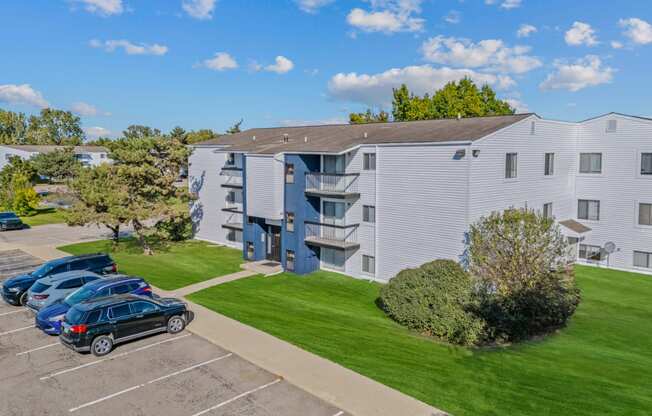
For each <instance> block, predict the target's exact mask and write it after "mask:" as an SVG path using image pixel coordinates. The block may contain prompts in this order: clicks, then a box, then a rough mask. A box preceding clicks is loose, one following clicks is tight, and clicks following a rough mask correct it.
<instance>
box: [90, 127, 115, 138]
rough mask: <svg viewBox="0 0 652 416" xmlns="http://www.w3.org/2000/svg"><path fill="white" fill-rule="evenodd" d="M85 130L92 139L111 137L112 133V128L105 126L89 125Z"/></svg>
mask: <svg viewBox="0 0 652 416" xmlns="http://www.w3.org/2000/svg"><path fill="white" fill-rule="evenodd" d="M84 132H85V133H86V135H87V136H88V137H90V138H91V139H97V138H99V137H109V136H110V135H111V130H109V129H105V128H104V127H87V128H85V129H84Z"/></svg>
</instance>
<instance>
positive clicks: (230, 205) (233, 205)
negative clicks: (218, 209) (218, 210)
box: [222, 200, 242, 214]
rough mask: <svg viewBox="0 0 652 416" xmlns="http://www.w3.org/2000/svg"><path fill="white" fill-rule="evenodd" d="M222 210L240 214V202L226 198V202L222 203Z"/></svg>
mask: <svg viewBox="0 0 652 416" xmlns="http://www.w3.org/2000/svg"><path fill="white" fill-rule="evenodd" d="M222 211H224V212H231V213H236V214H242V204H241V203H237V202H232V201H228V200H227V201H226V204H225V205H224V208H222Z"/></svg>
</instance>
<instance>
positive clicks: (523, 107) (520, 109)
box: [504, 98, 530, 113]
mask: <svg viewBox="0 0 652 416" xmlns="http://www.w3.org/2000/svg"><path fill="white" fill-rule="evenodd" d="M504 101H507V104H509V105H510V106H511V107H512V108H513V109H514V110H516V112H517V113H529V112H530V109H529V108H528V106H527V104H525V103H524V102H523V101H521V100H519V99H518V98H505V99H504Z"/></svg>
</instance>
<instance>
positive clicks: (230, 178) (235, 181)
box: [222, 175, 242, 188]
mask: <svg viewBox="0 0 652 416" xmlns="http://www.w3.org/2000/svg"><path fill="white" fill-rule="evenodd" d="M222 187H223V188H242V176H236V175H227V176H226V181H224V183H222Z"/></svg>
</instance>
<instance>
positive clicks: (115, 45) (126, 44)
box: [88, 39, 168, 56]
mask: <svg viewBox="0 0 652 416" xmlns="http://www.w3.org/2000/svg"><path fill="white" fill-rule="evenodd" d="M88 44H89V46H91V47H92V48H103V49H104V50H105V51H107V52H113V51H115V50H116V49H120V48H122V49H123V50H124V51H125V53H126V54H127V55H157V56H161V55H165V54H166V53H167V52H168V47H167V46H164V45H159V44H158V43H153V44H148V43H132V42H130V41H128V40H124V39H120V40H107V41H104V42H102V41H100V40H97V39H92V40H91V41H90V42H88Z"/></svg>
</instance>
